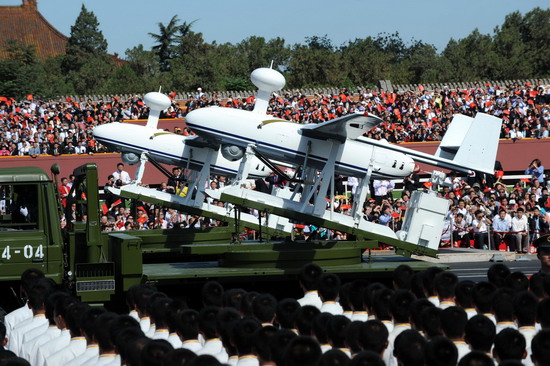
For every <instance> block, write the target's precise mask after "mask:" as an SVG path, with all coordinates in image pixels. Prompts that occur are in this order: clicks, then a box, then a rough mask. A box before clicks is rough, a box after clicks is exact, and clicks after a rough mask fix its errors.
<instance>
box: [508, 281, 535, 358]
mask: <svg viewBox="0 0 550 366" xmlns="http://www.w3.org/2000/svg"><path fill="white" fill-rule="evenodd" d="M538 303H539V300H538V299H537V297H536V296H535V295H534V294H533V293H532V292H530V291H521V292H519V293H517V295H516V296H515V297H514V314H515V316H516V322H517V325H518V330H519V332H520V333H521V334H522V335H523V336H524V337H525V342H526V343H527V348H528V349H529V350H530V348H531V341H532V340H533V337H534V336H535V334H537V329H536V316H537V306H538Z"/></svg>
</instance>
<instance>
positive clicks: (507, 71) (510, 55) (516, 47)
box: [494, 11, 534, 79]
mask: <svg viewBox="0 0 550 366" xmlns="http://www.w3.org/2000/svg"><path fill="white" fill-rule="evenodd" d="M523 24H524V20H523V17H522V16H521V14H520V13H519V12H517V11H516V12H513V13H511V14H508V15H507V16H506V18H505V19H504V23H503V24H502V26H501V27H496V28H495V36H494V42H495V50H496V52H497V53H498V55H499V57H500V63H499V68H498V75H497V78H504V79H510V78H513V79H516V78H525V77H529V76H531V75H532V73H533V70H534V65H533V63H532V62H531V60H529V55H528V52H527V51H528V49H527V44H526V43H525V42H524V41H523V39H522V34H521V32H522V28H523Z"/></svg>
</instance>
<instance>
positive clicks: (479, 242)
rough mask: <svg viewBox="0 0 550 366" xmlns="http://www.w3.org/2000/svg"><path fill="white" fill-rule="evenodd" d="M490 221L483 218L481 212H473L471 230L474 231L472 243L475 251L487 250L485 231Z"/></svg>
mask: <svg viewBox="0 0 550 366" xmlns="http://www.w3.org/2000/svg"><path fill="white" fill-rule="evenodd" d="M490 224H491V220H490V219H489V218H488V217H486V216H485V213H483V211H481V210H477V211H476V212H475V218H474V219H473V220H472V225H471V226H472V229H473V231H474V241H475V246H476V248H477V249H488V244H489V232H488V230H487V227H488V225H490Z"/></svg>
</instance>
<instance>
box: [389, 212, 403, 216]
mask: <svg viewBox="0 0 550 366" xmlns="http://www.w3.org/2000/svg"><path fill="white" fill-rule="evenodd" d="M399 216H401V215H400V214H399V213H398V212H392V213H391V217H399Z"/></svg>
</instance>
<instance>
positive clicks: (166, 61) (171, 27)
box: [149, 15, 182, 71]
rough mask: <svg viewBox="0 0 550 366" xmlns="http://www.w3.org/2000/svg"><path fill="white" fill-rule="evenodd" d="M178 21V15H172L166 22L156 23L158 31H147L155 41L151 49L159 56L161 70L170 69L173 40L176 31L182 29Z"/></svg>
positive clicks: (173, 52)
mask: <svg viewBox="0 0 550 366" xmlns="http://www.w3.org/2000/svg"><path fill="white" fill-rule="evenodd" d="M178 23H179V19H178V16H177V15H174V16H173V17H172V19H170V21H169V22H168V24H166V25H164V24H162V23H158V27H159V33H149V35H150V36H151V37H153V39H154V40H155V42H156V44H155V45H154V46H153V51H155V52H156V53H157V55H158V57H159V62H160V69H161V70H162V71H168V70H170V60H172V59H173V58H174V56H175V49H174V48H175V41H176V38H177V34H178V32H179V31H180V30H181V29H182V26H181V25H180V24H178Z"/></svg>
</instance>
